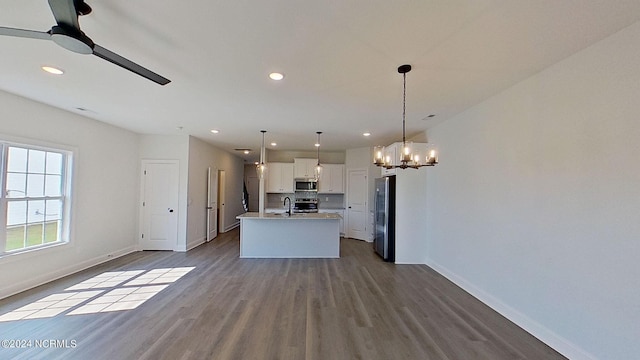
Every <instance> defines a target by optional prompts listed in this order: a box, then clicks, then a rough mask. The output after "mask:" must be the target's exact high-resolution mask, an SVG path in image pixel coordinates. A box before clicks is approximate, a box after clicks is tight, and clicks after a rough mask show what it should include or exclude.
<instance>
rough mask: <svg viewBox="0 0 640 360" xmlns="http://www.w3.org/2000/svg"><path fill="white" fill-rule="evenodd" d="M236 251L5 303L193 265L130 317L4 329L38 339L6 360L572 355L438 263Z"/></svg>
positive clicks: (168, 261)
mask: <svg viewBox="0 0 640 360" xmlns="http://www.w3.org/2000/svg"><path fill="white" fill-rule="evenodd" d="M238 253H239V240H238V230H237V229H236V230H234V231H231V232H228V233H225V234H222V235H220V236H219V237H218V238H217V239H215V240H214V241H213V242H211V243H208V244H205V245H202V246H200V247H198V248H196V249H193V250H191V251H189V252H187V253H172V252H153V251H145V252H139V253H134V254H130V255H127V256H125V257H122V258H119V259H116V260H113V261H111V262H109V263H106V264H103V265H100V266H97V267H94V268H91V269H89V270H86V271H83V272H80V273H78V274H74V275H72V276H68V277H66V278H64V279H61V280H58V281H55V282H52V283H49V284H47V285H43V286H40V287H38V288H36V289H33V290H30V291H27V292H24V293H22V294H19V295H16V296H13V297H10V298H7V299H4V300H2V301H0V315H3V314H5V313H9V312H11V311H13V310H16V309H18V308H20V307H23V306H25V305H27V304H29V303H32V302H34V301H37V300H40V299H42V298H44V297H46V296H49V295H51V294H58V293H66V292H68V290H67V291H65V289H66V288H68V287H70V286H72V285H74V284H77V283H79V282H81V281H84V280H87V279H90V278H92V277H94V276H96V275H99V274H102V273H104V272H107V271H125V270H151V269H157V268H167V267H191V266H194V267H195V269H193V270H192V271H190V272H189V273H187V274H186V275H184V276H183V277H182V278H180V279H178V280H177V281H175V282H174V283H172V284H170V285H169V286H168V287H167V288H165V289H164V290H162V291H160V292H159V293H158V294H156V295H155V296H153V297H151V298H150V299H149V300H147V301H146V302H144V303H143V304H141V305H140V306H138V307H137V308H135V309H132V310H123V311H115V312H106V313H93V314H85V315H67V314H68V312H69V311H72V310H73V309H76V308H78V307H79V306H82V304H79V305H77V306H74V307H72V308H71V309H70V310H67V311H65V312H62V313H60V314H58V315H56V316H53V317H49V318H41V319H28V320H16V321H4V322H0V334H1V335H0V340H24V341H28V340H31V341H32V343H31V344H30V345H29V344H27V343H23V344H15V343H14V344H13V345H21V346H23V348H20V349H16V348H10V349H6V348H0V358H1V359H13V358H15V359H65V360H66V359H92V360H96V359H154V360H155V359H181V360H186V359H450V360H457V359H491V360H499V359H564V357H562V356H561V355H560V354H558V353H557V352H555V351H554V350H553V349H551V348H549V347H548V346H546V345H545V344H543V343H541V342H540V341H538V340H537V339H536V338H534V337H533V336H531V335H530V334H528V333H527V332H525V331H524V330H522V329H521V328H519V327H518V326H516V325H515V324H513V323H511V322H510V321H508V320H506V319H505V318H503V317H502V316H501V315H499V314H497V313H496V312H494V311H493V310H491V309H489V308H488V307H486V306H485V305H483V304H482V303H480V302H479V301H478V300H476V299H475V298H473V297H472V296H470V295H469V294H467V293H466V292H464V291H463V290H461V289H459V288H458V287H456V286H455V285H453V284H452V283H451V282H449V281H448V280H446V279H445V278H443V277H442V276H440V275H439V274H437V273H436V272H435V271H433V270H432V269H430V268H429V267H427V266H423V265H393V264H388V263H384V262H382V261H381V260H380V259H379V258H378V257H377V256H376V255H375V254H374V253H373V250H372V247H371V244H369V243H366V242H361V241H357V240H351V239H343V240H342V241H341V258H340V259H239V258H238ZM121 286H122V285H119V286H116V287H121ZM43 340H62V341H65V340H66V341H67V342H66V343H64V342H58V343H50V342H49V343H46V342H45V343H42V341H43ZM35 341H39V343H35ZM71 341H74V343H75V346H73V344H74V343H72V342H71ZM51 344H54V345H55V346H51ZM4 345H7V344H6V343H3V347H5V346H4ZM36 345H37V346H36ZM45 345H49V346H48V348H47V347H46V346H45Z"/></svg>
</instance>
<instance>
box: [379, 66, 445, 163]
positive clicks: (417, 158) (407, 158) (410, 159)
mask: <svg viewBox="0 0 640 360" xmlns="http://www.w3.org/2000/svg"><path fill="white" fill-rule="evenodd" d="M409 71H411V65H401V66H400V67H398V73H400V74H402V148H401V149H400V154H398V158H397V159H393V158H392V157H391V156H389V155H387V154H386V153H385V148H384V146H376V147H375V148H374V149H373V163H374V164H375V165H377V166H382V167H384V168H387V169H394V168H400V169H406V168H413V169H417V168H420V167H423V166H434V165H436V164H437V163H438V155H437V153H436V151H435V149H430V150H429V151H428V152H427V154H424V155H421V154H419V153H414V149H413V146H412V145H413V144H412V143H411V142H410V141H407V139H406V130H405V127H406V125H405V123H406V104H407V73H408V72H409ZM423 156H424V157H423ZM423 158H424V162H423Z"/></svg>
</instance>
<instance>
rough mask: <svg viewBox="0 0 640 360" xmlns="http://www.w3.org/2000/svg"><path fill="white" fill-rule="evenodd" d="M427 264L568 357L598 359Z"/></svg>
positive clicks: (429, 262) (485, 293) (433, 263)
mask: <svg viewBox="0 0 640 360" xmlns="http://www.w3.org/2000/svg"><path fill="white" fill-rule="evenodd" d="M426 265H427V266H429V267H431V268H432V269H433V270H435V271H437V272H438V273H440V274H441V275H442V276H444V277H446V278H447V279H449V280H450V281H451V282H453V283H454V284H456V285H457V286H459V287H461V288H462V289H463V290H464V291H466V292H468V293H469V294H471V295H472V296H473V297H475V298H476V299H478V300H480V301H481V302H483V303H484V304H485V305H487V306H489V307H490V308H492V309H493V310H495V311H497V312H498V313H500V314H501V315H502V316H504V317H506V318H507V319H509V320H510V321H512V322H513V323H515V324H516V325H518V326H520V327H521V328H523V329H524V330H526V331H527V332H528V333H530V334H531V335H533V336H535V337H536V338H538V339H539V340H540V341H542V342H543V343H545V344H547V345H549V346H550V347H551V348H553V349H554V350H556V351H557V352H559V353H560V354H562V355H564V356H566V357H567V358H569V359H572V360H596V357H595V356H593V355H591V354H589V353H588V352H586V351H584V350H583V349H582V348H580V347H579V346H577V345H575V344H574V343H572V342H571V341H568V340H567V339H565V338H563V337H562V336H560V335H558V334H556V333H555V332H553V331H552V330H550V329H548V328H547V327H545V326H543V325H541V324H540V323H538V322H537V321H535V320H533V319H531V318H530V317H528V316H526V315H524V314H523V313H521V312H519V311H518V310H516V309H514V308H512V307H511V306H509V305H507V304H505V303H503V302H502V301H500V300H499V299H497V298H495V297H494V296H492V295H491V294H488V293H487V292H485V291H484V290H482V289H479V288H478V287H476V286H475V285H473V284H472V283H471V282H469V281H467V280H466V279H465V278H463V277H461V276H458V275H457V274H455V273H454V272H452V271H449V269H447V268H446V267H444V266H441V265H440V264H438V263H436V262H435V261H432V260H430V259H427V261H426Z"/></svg>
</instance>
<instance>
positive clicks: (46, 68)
mask: <svg viewBox="0 0 640 360" xmlns="http://www.w3.org/2000/svg"><path fill="white" fill-rule="evenodd" d="M41 69H42V70H44V71H46V72H48V73H49V74H53V75H62V74H64V71H62V70H61V69H58V68H54V67H52V66H43V67H42V68H41Z"/></svg>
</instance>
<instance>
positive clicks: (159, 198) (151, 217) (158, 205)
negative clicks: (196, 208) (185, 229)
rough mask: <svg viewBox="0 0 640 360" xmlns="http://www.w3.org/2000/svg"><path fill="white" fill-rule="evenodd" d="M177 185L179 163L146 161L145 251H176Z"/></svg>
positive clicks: (143, 203)
mask: <svg viewBox="0 0 640 360" xmlns="http://www.w3.org/2000/svg"><path fill="white" fill-rule="evenodd" d="M178 183H179V170H178V162H177V161H172V160H167V161H143V163H142V192H141V193H142V197H143V198H142V209H141V212H142V217H141V218H142V226H141V228H142V234H141V238H140V246H141V247H142V249H143V250H174V248H175V245H176V243H177V240H178V191H179V188H178Z"/></svg>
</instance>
